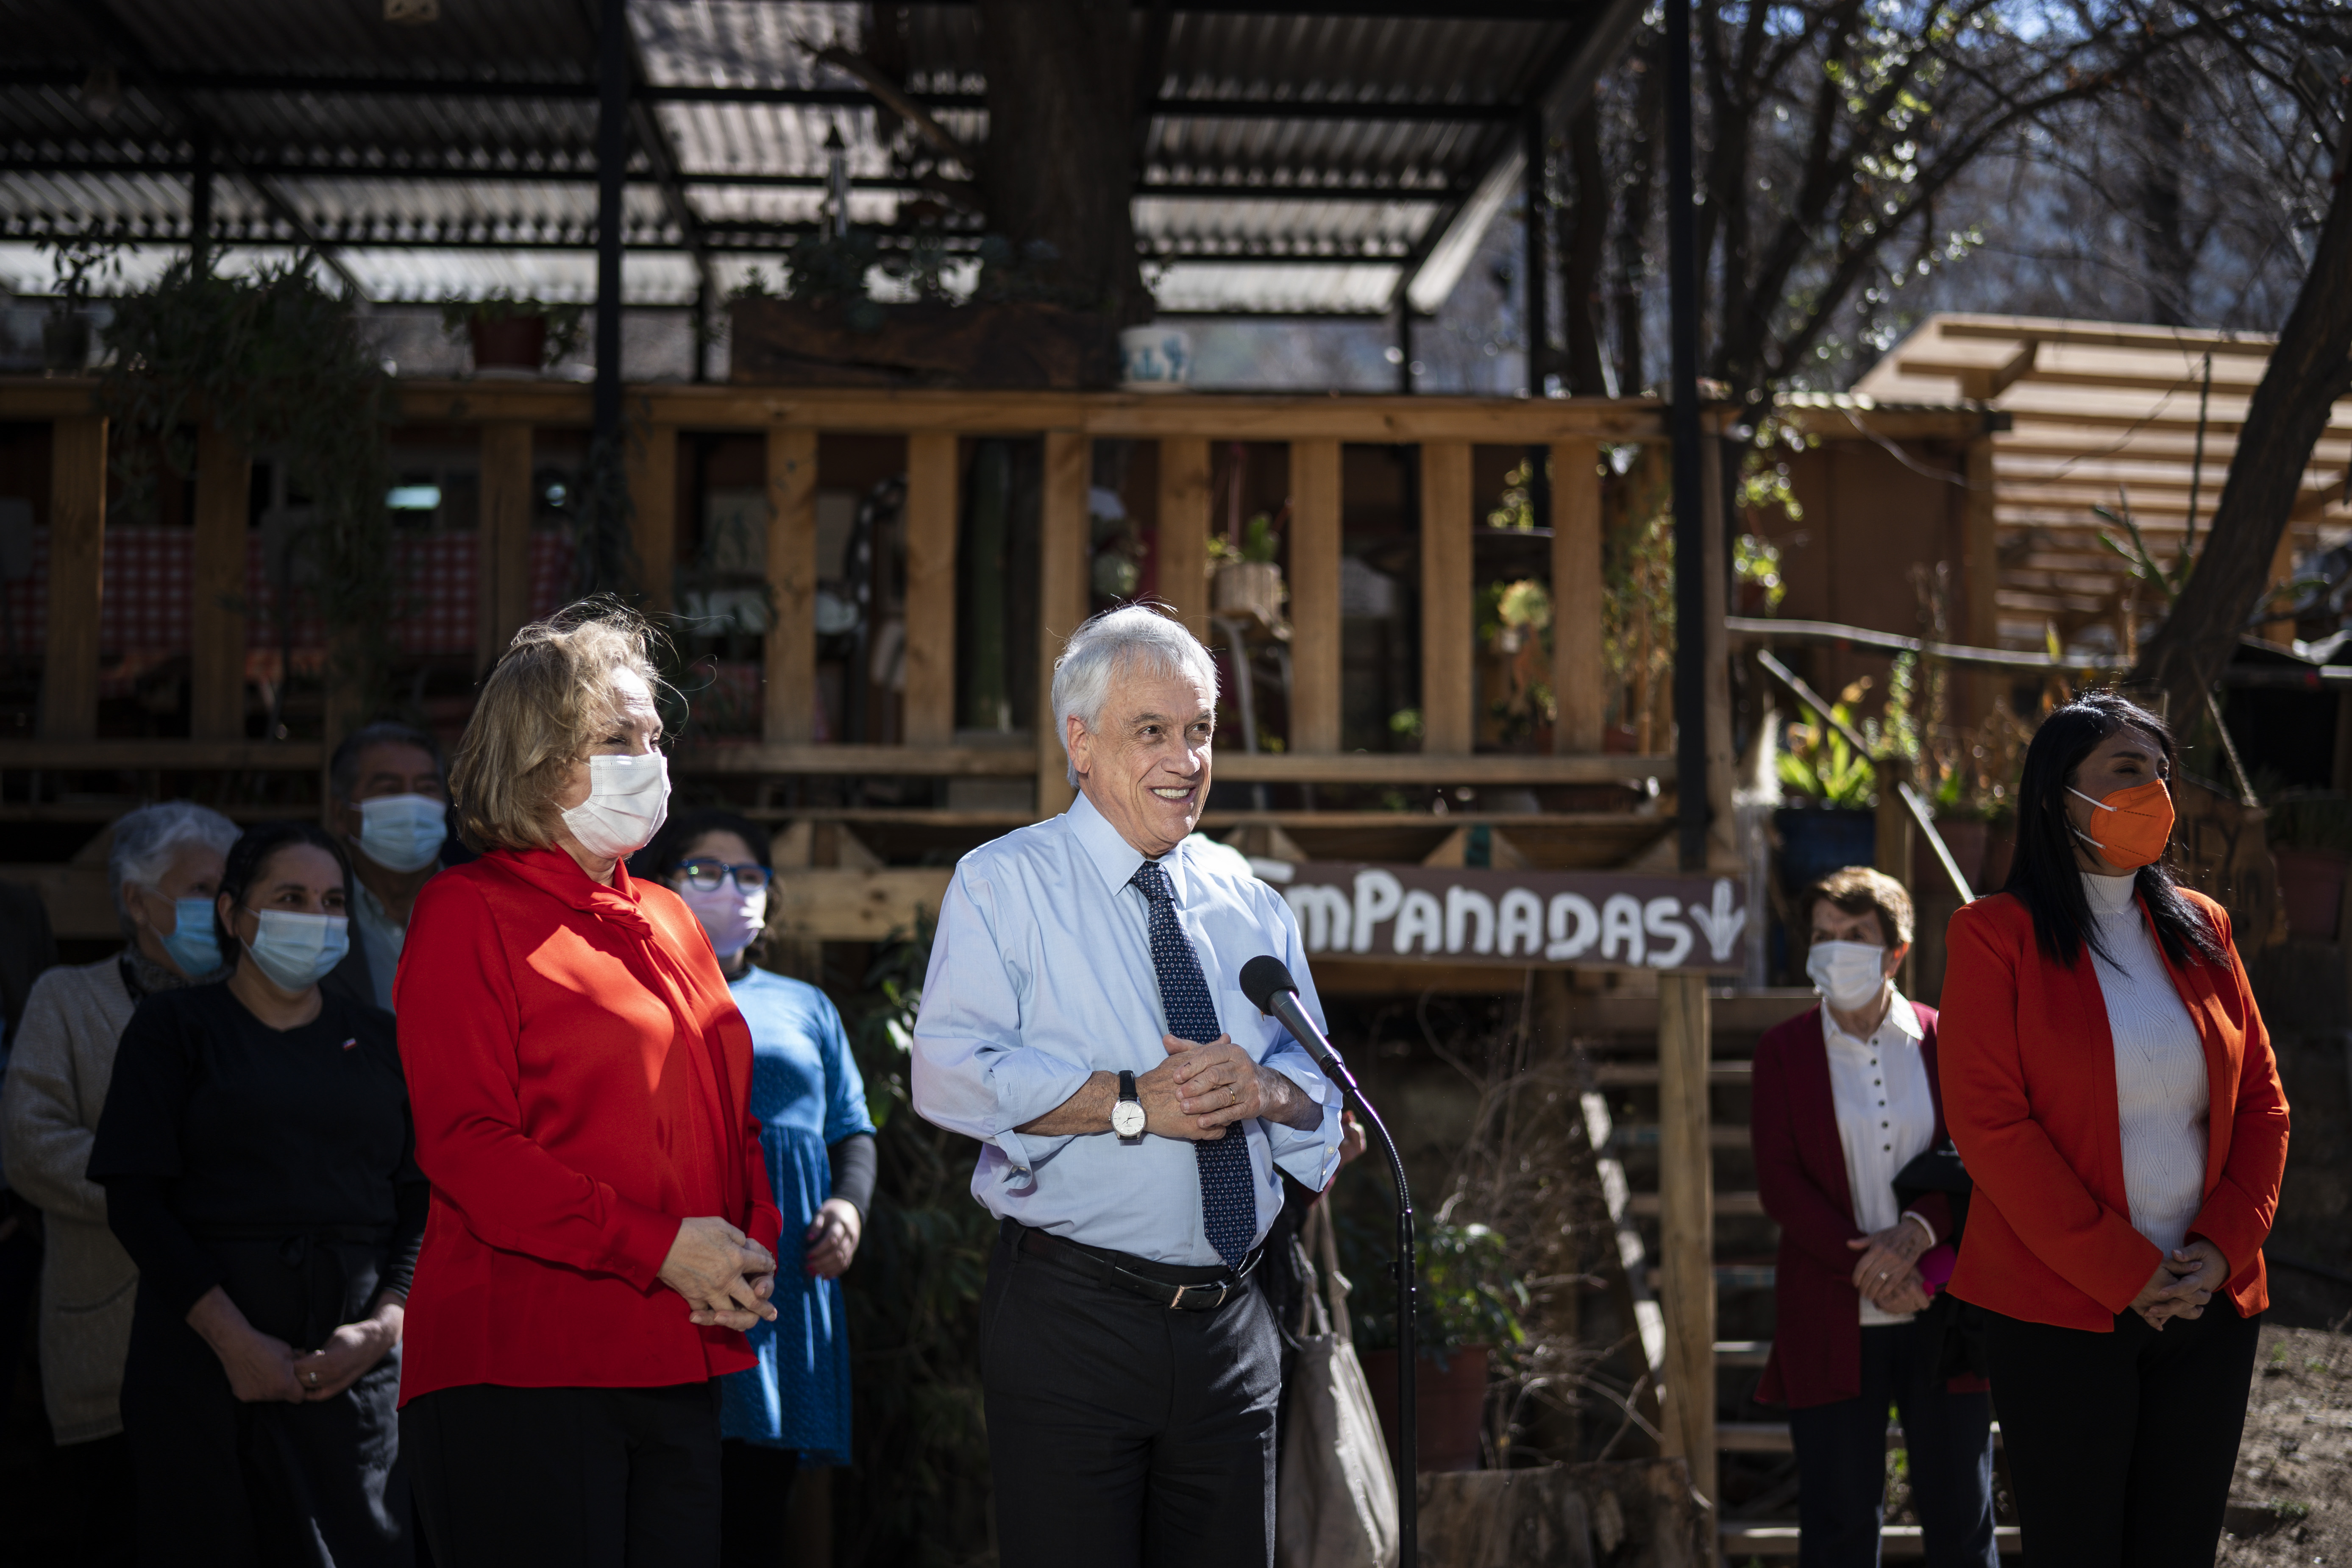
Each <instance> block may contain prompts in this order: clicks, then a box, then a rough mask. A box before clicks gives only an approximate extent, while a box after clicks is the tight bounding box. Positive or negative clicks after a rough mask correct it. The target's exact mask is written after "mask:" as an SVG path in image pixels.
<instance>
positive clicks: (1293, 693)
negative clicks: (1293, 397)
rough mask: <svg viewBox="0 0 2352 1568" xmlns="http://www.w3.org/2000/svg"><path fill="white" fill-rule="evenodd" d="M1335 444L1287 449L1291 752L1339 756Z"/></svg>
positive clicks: (1317, 443) (1318, 443)
mask: <svg viewBox="0 0 2352 1568" xmlns="http://www.w3.org/2000/svg"><path fill="white" fill-rule="evenodd" d="M1339 499H1340V497H1339V442H1337V441H1322V440H1317V441H1293V442H1292V443H1291V444H1290V660H1291V686H1290V749H1291V750H1292V751H1294V752H1307V753H1310V754H1312V753H1316V752H1336V751H1338V750H1339V540H1340V531H1339Z"/></svg>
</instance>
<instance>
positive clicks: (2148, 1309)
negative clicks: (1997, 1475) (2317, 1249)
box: [1940, 694, 2287, 1568]
mask: <svg viewBox="0 0 2352 1568" xmlns="http://www.w3.org/2000/svg"><path fill="white" fill-rule="evenodd" d="M2173 765H2174V751H2173V743H2172V736H2171V734H2170V732H2169V731H2168V730H2167V729H2166V728H2165V725H2164V723H2163V721H2161V720H2159V719H2158V718H2157V717H2156V716H2155V715H2153V714H2151V713H2148V712H2146V711H2145V710H2141V709H2139V708H2137V707H2135V706H2134V705H2133V704H2131V703H2129V702H2126V701H2125V700H2123V699H2121V698H2119V697H2116V696H2113V695H2108V694H2100V695H2095V696H2091V697H2086V698H2084V699H2081V700H2077V701H2074V702H2072V703H2069V704H2068V705H2066V706H2065V707H2063V708H2061V709H2059V710H2057V711H2055V712H2053V714H2051V715H2050V717H2049V718H2047V719H2045V720H2043V721H2042V728H2041V729H2040V731H2037V732H2036V733H2035V735H2034V737H2033V743H2032V746H2031V747H2030V748H2029V749H2028V751H2027V752H2026V758H2025V772H2024V776H2023V778H2022V779H2021V782H2020V785H2019V790H2018V807H2017V810H2018V827H2017V837H2018V842H2017V858H2016V861H2015V864H2014V866H2013V868H2011V872H2010V878H2009V884H2008V886H2007V887H2006V888H2004V889H2002V890H2001V891H2000V893H1999V894H1997V895H1995V896H1994V897H1991V898H1989V899H1982V900H1978V901H1977V902H1976V903H1973V904H1970V905H1969V907H1968V908H1966V909H1964V910H1960V912H1959V913H1958V914H1957V915H1955V916H1953V917H1952V923H1951V926H1950V930H1949V935H1948V942H1949V949H1950V959H1949V962H1948V967H1947V968H1946V970H1945V975H1944V998H1945V1008H1944V1029H1943V1040H1942V1046H1943V1051H1942V1058H1941V1063H1940V1066H1941V1068H1942V1074H1943V1089H1944V1108H1945V1113H1946V1115H1947V1116H1948V1118H1949V1119H1950V1122H1951V1128H1952V1136H1953V1139H1954V1141H1955V1142H1957V1143H1958V1147H1959V1151H1960V1153H1961V1155H1962V1156H1963V1158H1965V1159H1966V1161H1967V1163H1968V1167H1969V1175H1970V1176H1971V1177H1972V1178H1973V1179H1974V1181H1975V1184H1976V1194H1975V1198H1974V1201H1973V1202H1972V1204H1971V1205H1970V1207H1969V1225H1968V1234H1967V1237H1966V1239H1965V1240H1964V1241H1963V1242H1962V1244H1961V1247H1960V1259H1959V1266H1958V1271H1957V1272H1956V1273H1955V1274H1954V1276H1953V1279H1952V1289H1953V1291H1954V1293H1955V1294H1957V1295H1958V1296H1959V1297H1960V1298H1961V1299H1962V1300H1968V1301H1973V1302H1975V1303H1977V1304H1978V1305H1979V1306H1981V1307H1983V1308H1985V1309H1986V1310H1987V1311H1988V1313H1989V1314H1990V1326H1989V1329H1988V1332H1987V1336H1986V1348H1987V1352H1988V1354H1989V1356H1990V1363H1991V1370H1992V1389H1993V1402H1994V1405H1995V1406H1996V1407H1997V1408H1998V1410H1999V1412H2000V1423H2001V1434H2002V1438H2003V1441H2004V1443H2005V1445H2006V1447H2007V1448H2008V1453H2009V1462H2010V1471H2011V1478H2012V1479H2013V1480H2014V1482H2015V1484H2016V1489H2017V1506H2018V1515H2019V1520H2020V1522H2021V1525H2022V1526H2023V1531H2024V1537H2025V1551H2026V1557H2027V1561H2028V1562H2030V1563H2035V1564H2049V1565H2051V1568H2061V1565H2063V1568H2121V1565H2122V1564H2126V1563H2128V1564H2130V1568H2163V1565H2165V1564H2171V1563H2179V1564H2188V1563H2196V1564H2198V1565H2199V1568H2204V1565H2206V1564H2210V1563H2211V1562H2212V1561H2213V1552H2214V1548H2215V1544H2216V1542H2218V1540H2219V1538H2220V1535H2221V1514H2222V1509H2223V1506H2224V1504H2225V1503H2226V1502H2227V1500H2228V1496H2229V1488H2230V1477H2231V1470H2232V1469H2233V1468H2234V1467H2235V1464H2236V1459H2237V1451H2238V1437H2239V1434H2240V1431H2241V1430H2242V1427H2243V1426H2244V1420H2245V1408H2246V1391H2247V1386H2248V1384H2249V1382H2250V1381H2251V1379H2252V1368H2253V1357H2254V1345H2255V1339H2256V1335H2257V1328H2258V1319H2259V1315H2260V1314H2261V1312H2262V1310H2263V1308H2264V1307H2265V1306H2267V1305H2268V1304H2269V1296H2268V1293H2267V1292H2266V1290H2265V1289H2264V1287H2263V1254H2262V1247H2263V1239H2264V1238H2265V1237H2267V1236H2268V1235H2269V1234H2270V1228H2271V1221H2272V1218H2273V1215H2275V1214H2276V1212H2277V1208H2278V1192H2279V1177H2280V1174H2281V1173H2282V1172H2283V1171H2284V1168H2285V1164H2286V1139H2287V1108H2286V1099H2285V1096H2284V1094H2283V1093H2282V1092H2281V1091H2280V1089H2279V1079H2278V1068H2277V1065H2276V1063H2275V1062H2274V1061H2273V1058H2272V1056H2271V1047H2270V1038H2269V1036H2268V1035H2267V1034H2266V1033H2265V1032H2264V1030H2263V1020H2262V1015H2261V1014H2260V1013H2259V1012H2258V1011H2257V1010H2256V1008H2255V1006H2254V998H2253V993H2252V989H2251V988H2250V987H2249V986H2248V984H2247V983H2246V972H2245V968H2244V966H2243V965H2242V963H2240V962H2239V960H2238V954H2237V952H2236V950H2235V949H2234V948H2233V947H2232V946H2231V940H2230V921H2229V917H2228V916H2227V915H2225V914H2224V913H2223V912H2222V911H2221V906H2220V905H2218V904H2215V903H2214V902H2213V901H2212V900H2210V899H2207V898H2204V897H2203V896H2201V895H2200V894H2197V893H2193V892H2189V891H2188V890H2186V889H2181V888H2179V887H2176V886H2175V885H2174V883H2173V881H2172V879H2171V878H2170V877H2169V876H2168V875H2167V874H2166V872H2165V870H2164V868H2163V867H2162V866H2161V865H2160V864H2159V863H2158V861H2159V860H2160V858H2161V857H2162V856H2163V854H2164V851H2165V847H2166V844H2167V842H2168V837H2169V836H2170V832H2171V827H2172V805H2171V799H2170V795H2169V793H2168V786H2167V783H2166V781H2167V780H2168V779H2169V778H2170V777H2171V776H2172V773H2173Z"/></svg>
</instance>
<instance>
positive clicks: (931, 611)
mask: <svg viewBox="0 0 2352 1568" xmlns="http://www.w3.org/2000/svg"><path fill="white" fill-rule="evenodd" d="M956 467H957V464H956V438H955V437H953V436H951V435H941V434H937V433H926V434H923V435H919V436H909V437H907V705H906V735H907V743H908V745H910V746H943V745H946V744H948V743H949V742H951V741H953V740H954V739H955V717H956V671H955V654H956V505H957V501H956Z"/></svg>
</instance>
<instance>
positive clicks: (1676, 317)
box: [1658, 0, 1720, 871]
mask: <svg viewBox="0 0 2352 1568" xmlns="http://www.w3.org/2000/svg"><path fill="white" fill-rule="evenodd" d="M1665 10H1666V15H1665V37H1664V39H1663V40H1662V41H1661V44H1660V47H1659V49H1658V68H1659V69H1660V70H1662V71H1664V72H1665V98H1666V102H1665V110H1666V286H1667V304H1668V311H1667V314H1668V322H1669V332H1668V337H1669V346H1670V348H1671V350H1672V359H1673V366H1672V374H1673V378H1674V379H1673V382H1672V392H1671V394H1670V395H1671V397H1672V400H1673V402H1672V407H1671V408H1670V410H1669V431H1670V433H1671V434H1672V436H1673V437H1674V455H1675V456H1674V480H1675V789H1676V796H1677V799H1678V801H1679V803H1680V804H1679V805H1678V808H1677V810H1678V816H1679V822H1678V826H1679V828H1680V840H1681V843H1680V847H1681V851H1682V857H1681V858H1682V868H1683V869H1684V870H1685V871H1697V870H1703V869H1705V868H1706V827H1707V822H1706V817H1707V787H1706V577H1705V576H1703V575H1702V574H1704V573H1707V572H1713V571H1717V570H1719V569H1720V568H1719V566H1718V564H1717V563H1715V562H1713V561H1710V560H1708V559H1707V556H1706V522H1705V519H1706V498H1705V497H1704V496H1702V495H1701V494H1700V493H1699V491H1700V488H1701V486H1702V484H1703V483H1704V480H1703V479H1702V478H1701V475H1702V474H1703V473H1704V472H1705V468H1704V467H1703V466H1702V464H1701V463H1700V460H1699V442H1700V440H1701V439H1702V438H1703V437H1702V433H1701V429H1700V420H1699V406H1698V261H1699V258H1698V254H1697V252H1698V235H1697V228H1696V221H1695V214H1694V213H1693V211H1692V197H1693V196H1694V195H1695V194H1696V175H1695V174H1694V172H1693V157H1692V152H1691V79H1690V72H1691V64H1690V59H1691V48H1690V43H1691V22H1690V0H1665Z"/></svg>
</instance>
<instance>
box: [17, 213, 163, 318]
mask: <svg viewBox="0 0 2352 1568" xmlns="http://www.w3.org/2000/svg"><path fill="white" fill-rule="evenodd" d="M33 248H34V249H36V250H38V251H40V252H42V253H43V254H45V255H47V257H48V258H49V267H50V268H51V270H52V271H53V272H54V273H55V274H56V278H57V286H58V289H57V295H58V303H57V310H58V314H60V315H71V314H72V313H73V312H74V311H76V310H80V309H81V308H82V307H83V306H85V305H87V304H89V301H90V299H91V297H92V296H93V295H95V294H96V293H97V292H98V285H100V283H120V282H121V281H122V258H123V257H124V256H125V255H126V254H135V253H136V252H137V251H138V249H139V247H137V246H135V245H124V244H122V243H121V241H120V240H119V239H118V238H117V237H114V236H111V235H110V234H108V233H107V231H106V228H105V226H103V225H101V224H99V223H97V222H92V223H91V224H90V225H89V227H87V228H85V229H83V230H82V232H81V233H79V234H76V235H68V236H66V237H64V238H61V239H41V240H36V241H34V243H33Z"/></svg>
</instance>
